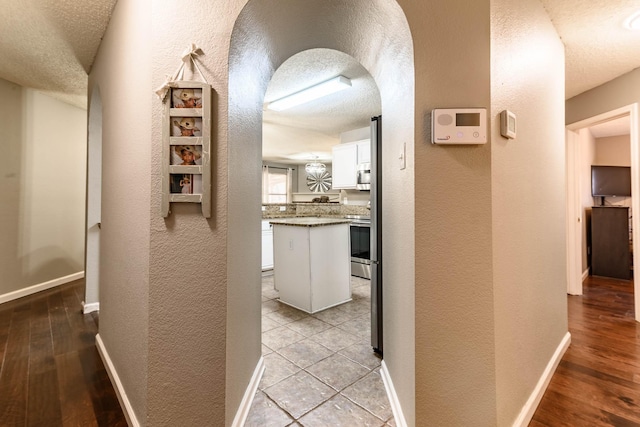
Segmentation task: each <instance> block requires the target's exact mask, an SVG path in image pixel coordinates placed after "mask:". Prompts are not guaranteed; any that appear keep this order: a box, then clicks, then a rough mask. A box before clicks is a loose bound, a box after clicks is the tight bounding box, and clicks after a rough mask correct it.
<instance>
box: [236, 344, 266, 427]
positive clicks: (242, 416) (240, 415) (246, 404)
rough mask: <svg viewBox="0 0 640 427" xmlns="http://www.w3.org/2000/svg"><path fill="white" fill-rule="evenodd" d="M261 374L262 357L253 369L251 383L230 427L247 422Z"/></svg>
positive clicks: (239, 425)
mask: <svg viewBox="0 0 640 427" xmlns="http://www.w3.org/2000/svg"><path fill="white" fill-rule="evenodd" d="M262 374H264V357H262V356H260V360H258V364H257V365H256V369H254V371H253V375H252V376H251V381H249V386H248V387H247V390H246V391H245V392H244V396H243V397H242V402H240V407H239V408H238V411H237V412H236V416H235V418H234V419H233V423H231V427H242V426H244V423H245V422H246V421H247V416H248V415H249V411H250V410H251V404H252V403H253V398H254V396H255V395H256V391H257V390H258V385H259V384H260V380H261V379H262Z"/></svg>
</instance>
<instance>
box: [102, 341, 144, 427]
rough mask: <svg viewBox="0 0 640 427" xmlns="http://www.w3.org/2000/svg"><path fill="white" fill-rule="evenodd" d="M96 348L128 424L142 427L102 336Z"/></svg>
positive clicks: (131, 426)
mask: <svg viewBox="0 0 640 427" xmlns="http://www.w3.org/2000/svg"><path fill="white" fill-rule="evenodd" d="M96 347H98V353H100V357H101V358H102V362H103V363H104V367H105V368H106V370H107V374H108V375H109V379H111V384H113V388H114V389H115V391H116V395H117V396H118V401H120V406H121V407H122V412H124V416H125V418H126V419H127V424H128V425H129V427H140V423H139V422H138V419H137V418H136V414H135V412H134V411H133V407H132V406H131V402H129V398H128V397H127V393H126V392H125V390H124V387H123V386H122V382H121V381H120V377H119V376H118V372H116V369H115V367H114V366H113V362H111V358H110V357H109V353H108V352H107V349H106V348H105V346H104V342H102V338H101V337H100V334H97V335H96Z"/></svg>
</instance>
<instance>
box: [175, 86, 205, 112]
mask: <svg viewBox="0 0 640 427" xmlns="http://www.w3.org/2000/svg"><path fill="white" fill-rule="evenodd" d="M171 107H172V108H202V89H199V88H184V89H173V90H172V91H171Z"/></svg>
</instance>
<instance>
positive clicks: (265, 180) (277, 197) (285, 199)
mask: <svg viewBox="0 0 640 427" xmlns="http://www.w3.org/2000/svg"><path fill="white" fill-rule="evenodd" d="M291 176H292V170H291V168H279V167H273V166H263V167H262V203H290V202H291V184H292V178H291Z"/></svg>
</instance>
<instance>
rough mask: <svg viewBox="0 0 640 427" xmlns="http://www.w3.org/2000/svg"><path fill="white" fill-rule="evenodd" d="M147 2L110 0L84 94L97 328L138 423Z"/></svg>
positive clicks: (144, 310)
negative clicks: (95, 182) (98, 148)
mask: <svg viewBox="0 0 640 427" xmlns="http://www.w3.org/2000/svg"><path fill="white" fill-rule="evenodd" d="M150 4H151V2H150V1H139V0H121V1H118V4H117V6H116V8H115V10H114V13H113V17H112V19H111V22H110V23H109V27H108V29H107V32H106V34H105V36H104V39H103V41H102V44H101V45H100V49H99V51H98V55H97V57H96V61H95V63H94V65H93V69H92V72H91V75H90V79H89V90H90V92H89V94H90V98H91V95H92V93H93V92H94V91H95V90H96V89H97V88H99V90H100V95H101V97H102V105H103V109H102V116H103V117H102V130H103V134H102V142H103V151H102V161H103V170H102V172H103V175H102V183H103V185H102V230H101V241H100V336H101V338H102V340H103V342H104V345H105V348H106V350H107V352H108V354H109V356H110V357H111V359H112V361H113V364H114V366H115V369H116V371H117V373H118V375H119V377H120V379H121V380H122V383H123V386H124V388H125V390H126V393H127V396H128V398H129V400H130V401H131V404H132V406H133V408H134V410H135V412H136V414H135V416H136V417H137V418H138V420H139V421H140V423H141V424H142V425H147V424H146V417H147V364H148V362H149V360H148V338H147V337H148V326H149V321H148V318H149V232H150V230H149V204H150V197H151V196H150V188H149V183H150V172H151V170H150V158H151V157H150V156H151V146H152V144H153V140H152V139H151V122H150V121H149V117H151V100H152V92H151V87H152V86H151V64H150V51H151V46H150V13H151V6H150ZM89 105H91V99H89ZM156 141H158V140H156ZM164 286H168V284H167V285H164Z"/></svg>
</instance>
